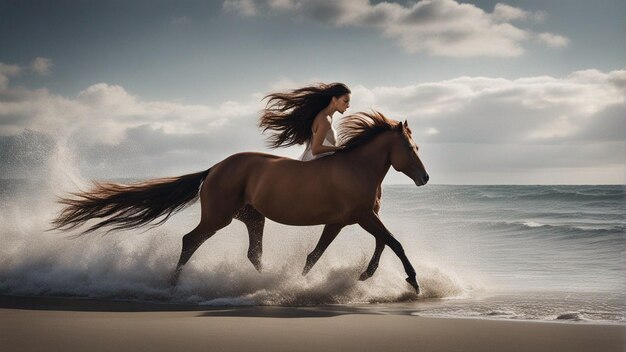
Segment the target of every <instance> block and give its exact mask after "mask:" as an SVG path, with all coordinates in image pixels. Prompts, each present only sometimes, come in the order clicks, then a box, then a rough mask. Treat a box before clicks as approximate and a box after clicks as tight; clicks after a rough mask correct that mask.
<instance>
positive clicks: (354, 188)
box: [53, 112, 429, 292]
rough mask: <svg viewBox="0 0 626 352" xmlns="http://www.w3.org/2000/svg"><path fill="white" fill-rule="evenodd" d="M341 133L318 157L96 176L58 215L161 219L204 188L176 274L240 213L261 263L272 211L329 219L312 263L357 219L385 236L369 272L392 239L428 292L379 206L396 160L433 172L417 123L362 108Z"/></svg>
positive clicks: (417, 177)
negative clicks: (145, 176) (113, 178)
mask: <svg viewBox="0 0 626 352" xmlns="http://www.w3.org/2000/svg"><path fill="white" fill-rule="evenodd" d="M339 135H340V136H339V137H340V139H341V140H342V141H344V146H345V149H344V150H341V151H339V152H336V153H335V154H333V155H330V156H327V157H324V158H319V159H316V160H312V161H309V162H301V161H299V160H294V159H290V158H284V157H278V156H275V155H270V154H264V153H239V154H235V155H232V156H230V157H228V158H226V159H224V160H222V161H221V162H219V163H217V164H215V165H213V166H212V167H211V168H209V169H208V170H205V171H202V172H198V173H194V174H188V175H184V176H179V177H172V178H162V179H155V180H149V181H146V182H143V183H139V184H133V185H120V184H114V183H104V184H98V183H96V184H95V187H94V188H93V189H92V190H90V191H88V192H83V193H74V194H73V196H72V197H68V198H64V199H61V200H60V202H61V203H62V204H64V205H65V206H66V207H65V208H64V209H63V210H62V212H61V213H60V215H59V216H58V217H57V219H55V220H54V221H53V225H54V227H55V228H57V229H72V228H75V227H78V226H80V225H82V224H84V223H85V222H86V221H87V220H90V219H93V218H96V219H98V221H97V222H96V223H95V224H93V225H91V226H90V227H89V228H87V229H86V230H85V231H83V233H88V232H91V231H94V230H97V229H100V228H103V227H109V228H110V229H111V230H116V229H130V228H137V227H140V226H143V225H146V224H149V223H151V222H154V221H156V220H158V219H160V220H158V221H157V222H156V225H158V224H161V223H163V222H164V221H166V220H167V219H168V218H169V216H171V215H172V214H173V213H175V212H177V211H179V210H181V209H183V208H184V207H185V206H187V205H189V204H191V203H192V201H194V200H196V199H197V198H198V196H199V197H200V204H201V217H200V222H199V224H198V225H197V226H196V227H195V228H194V229H193V230H192V231H191V232H189V233H188V234H186V235H185V236H183V246H182V251H181V255H180V259H179V261H178V265H177V266H176V269H175V270H174V272H173V274H172V276H171V282H172V284H175V283H176V282H177V280H178V277H179V275H180V273H181V271H182V268H183V266H184V265H185V264H186V263H187V262H188V261H189V259H190V258H191V256H192V255H193V253H194V252H195V251H196V250H197V249H198V247H199V246H200V245H201V244H202V243H204V242H205V241H206V240H207V239H209V238H210V237H211V236H213V235H214V234H215V233H216V232H217V231H218V230H219V229H221V228H223V227H225V226H227V225H228V224H230V223H231V222H232V219H238V220H241V221H242V222H244V223H245V225H246V227H247V229H248V234H249V240H250V245H249V249H248V258H249V259H250V261H251V262H252V264H253V265H254V266H255V268H256V269H257V270H261V253H262V237H263V224H264V222H265V218H266V217H267V218H269V219H271V220H273V221H276V222H278V223H282V224H288V225H295V226H309V225H319V224H325V225H326V227H325V228H324V231H323V233H322V238H321V239H320V243H319V244H318V246H317V247H316V249H315V250H314V251H313V252H312V253H311V254H310V255H309V256H308V257H307V264H306V267H305V273H306V271H308V269H310V268H311V266H313V265H314V264H315V262H316V261H317V259H319V256H321V253H322V252H323V251H324V249H325V248H326V247H327V244H328V243H330V242H331V241H332V240H333V239H334V238H335V237H336V236H337V234H338V233H339V231H340V230H341V229H342V228H343V227H345V226H346V225H350V224H355V223H358V224H359V225H360V226H361V227H362V228H363V229H365V230H366V231H367V232H369V233H371V234H372V235H373V236H374V237H375V238H376V243H377V252H376V253H375V254H374V258H372V261H371V262H370V264H369V265H368V268H367V270H366V271H365V272H364V273H363V274H362V275H361V279H363V278H367V277H369V276H371V274H373V272H374V271H375V270H376V266H377V265H378V259H379V257H380V253H379V252H380V251H382V248H384V246H389V247H390V248H391V249H392V250H393V251H394V253H395V254H396V255H397V256H398V257H399V259H400V260H401V261H402V264H403V266H404V270H405V272H406V274H407V276H408V277H407V279H406V280H407V282H409V283H410V284H411V285H412V286H413V288H414V289H415V290H416V291H417V292H419V286H418V283H417V280H416V274H415V270H414V269H413V266H412V265H411V263H410V262H409V259H408V258H407V256H406V254H405V253H404V250H403V248H402V245H401V244H400V243H399V242H398V241H397V240H396V239H395V238H394V237H393V235H392V234H391V233H390V232H389V230H387V228H386V227H385V226H384V225H383V223H382V222H381V220H380V218H379V217H378V214H377V212H376V209H377V204H378V201H379V189H380V185H381V183H382V181H383V178H384V177H385V175H386V174H387V171H388V170H389V168H390V167H392V166H393V168H394V169H396V170H398V171H400V172H402V173H404V174H405V175H407V176H408V177H409V178H411V179H412V180H413V182H414V183H415V184H416V185H417V186H421V185H424V184H426V183H427V182H428V178H429V177H428V174H427V173H426V170H425V168H424V165H423V164H422V162H421V160H420V159H419V156H418V154H417V152H418V149H417V146H416V145H415V143H414V142H413V139H412V137H411V130H410V129H409V128H408V125H407V123H406V121H405V122H404V123H400V122H397V121H394V120H391V119H387V118H386V117H385V116H383V115H382V114H380V113H377V112H374V113H371V114H368V113H359V114H355V115H351V116H347V117H346V118H344V120H343V122H342V123H341V126H340V131H339ZM302 185H307V186H306V187H302ZM379 244H380V247H381V248H380V250H379ZM377 253H378V257H377Z"/></svg>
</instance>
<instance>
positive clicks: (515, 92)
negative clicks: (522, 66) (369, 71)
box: [0, 64, 626, 183]
mask: <svg viewBox="0 0 626 352" xmlns="http://www.w3.org/2000/svg"><path fill="white" fill-rule="evenodd" d="M7 67H8V65H3V64H0V70H4V71H2V72H9V71H10V72H12V73H11V74H12V75H15V74H17V72H19V70H18V69H16V68H15V67H13V68H8V69H7ZM289 82H294V81H292V80H290V79H289V78H282V79H280V80H279V81H278V82H276V83H274V84H273V85H272V84H268V90H270V91H273V90H276V89H277V88H276V87H281V88H280V90H283V89H287V88H293V87H294V86H293V84H291V86H289V85H290V83H289ZM8 83H10V82H8ZM287 86H289V87H287ZM272 87H274V88H272ZM351 89H352V92H353V94H352V102H351V105H352V108H351V110H350V111H349V112H356V111H362V110H367V109H369V108H375V109H377V110H379V111H381V112H383V113H384V114H385V115H387V116H389V117H390V118H394V119H397V120H404V119H408V121H409V124H410V126H411V129H412V130H413V135H414V139H415V140H416V142H417V143H418V144H419V145H420V146H421V149H420V150H421V153H422V157H423V159H424V160H425V162H426V163H427V165H428V167H429V171H430V172H431V176H432V177H433V182H435V183H440V182H450V183H511V182H513V181H515V182H517V183H519V182H522V183H524V182H527V183H528V182H557V183H559V182H560V183H576V182H578V183H581V182H584V183H594V182H613V183H619V182H623V171H624V157H623V150H624V147H625V142H624V135H623V126H625V125H626V102H625V96H626V94H625V93H626V70H617V71H611V72H602V71H598V70H584V71H577V72H573V73H571V74H569V75H567V76H565V77H550V76H536V77H522V78H518V79H503V78H492V77H457V78H455V79H450V80H444V81H437V82H423V83H419V84H414V85H408V86H399V87H394V86H381V87H366V86H363V85H355V86H353V87H351ZM266 93H268V92H262V93H260V92H255V93H253V94H250V95H249V97H248V98H247V99H243V100H240V101H231V100H226V101H224V102H222V103H220V104H216V105H193V104H183V103H179V102H171V101H153V100H145V99H142V98H141V97H140V96H137V95H134V94H132V93H130V92H128V91H127V90H126V89H125V88H124V87H122V86H118V85H111V84H107V83H97V84H93V85H91V86H89V87H87V88H86V89H84V90H83V91H81V92H80V93H79V94H78V95H77V96H75V97H64V96H60V95H56V94H53V93H51V92H50V91H48V90H46V89H25V88H19V87H12V86H11V85H10V84H9V85H8V86H7V87H4V88H0V147H1V150H2V153H0V164H2V168H0V177H24V176H25V175H45V174H46V173H47V172H48V171H46V170H48V169H46V168H48V167H49V166H50V165H49V162H54V163H57V167H59V165H61V166H60V167H61V168H68V169H73V168H75V169H78V170H80V171H81V173H82V174H83V175H85V176H86V177H93V178H111V177H144V176H165V175H177V174H181V173H184V172H191V171H197V170H201V169H204V168H206V167H209V166H211V165H213V164H214V163H216V162H218V161H220V160H222V159H223V158H225V157H227V156H228V155H231V154H234V153H237V152H243V151H265V152H272V153H280V154H283V155H290V156H293V157H295V156H297V155H298V154H299V152H300V149H299V148H290V149H287V150H274V151H269V150H267V149H265V148H264V137H263V135H261V133H260V130H259V129H258V126H257V121H258V116H259V113H260V110H261V109H262V107H263V103H262V102H261V97H262V96H263V95H265V94H266ZM59 150H69V151H71V154H72V155H71V157H67V156H66V157H62V158H61V157H59V156H58V151H59ZM59 160H62V163H61V164H59ZM67 160H70V161H67ZM470 175H473V176H470ZM523 175H528V178H526V179H524V176H523ZM541 175H544V176H545V177H544V178H543V179H542V178H541V177H542V176H541ZM576 175H587V176H585V177H587V178H584V179H582V178H580V177H582V176H580V177H578V176H576ZM389 180H390V181H391V182H406V181H407V180H405V179H404V178H403V177H402V175H400V176H398V175H396V174H395V173H391V176H389ZM524 180H525V181H524ZM541 180H543V181H541ZM594 180H595V181H594ZM620 180H621V181H620Z"/></svg>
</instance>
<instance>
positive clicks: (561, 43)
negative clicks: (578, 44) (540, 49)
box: [537, 32, 569, 48]
mask: <svg viewBox="0 0 626 352" xmlns="http://www.w3.org/2000/svg"><path fill="white" fill-rule="evenodd" d="M537 38H538V39H539V40H540V41H541V42H544V43H546V44H547V45H549V46H551V47H554V48H562V47H566V46H567V45H568V44H569V39H567V38H565V37H563V36H560V35H558V34H553V33H547V32H546V33H539V34H538V35H537Z"/></svg>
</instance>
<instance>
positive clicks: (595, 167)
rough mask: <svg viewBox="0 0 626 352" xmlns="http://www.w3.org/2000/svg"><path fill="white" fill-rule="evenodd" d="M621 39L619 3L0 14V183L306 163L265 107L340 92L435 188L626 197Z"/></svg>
mask: <svg viewBox="0 0 626 352" xmlns="http://www.w3.org/2000/svg"><path fill="white" fill-rule="evenodd" d="M624 33H626V2H624V1H612V0H606V1H598V2H590V1H579V0H567V1H564V0H562V1H556V0H546V1H538V0H527V1H507V2H500V1H490V0H481V1H454V0H421V1H371V0H370V1H368V0H347V1H330V0H308V1H302V0H225V1H208V2H207V1H159V0H156V1H154V0H153V1H147V0H137V1H117V0H112V1H91V0H80V1H79V0H75V1H5V0H0V165H2V167H1V168H0V178H22V177H45V175H46V174H47V173H49V172H51V171H50V169H51V168H53V167H54V168H56V169H61V170H70V169H71V170H73V171H74V172H76V173H78V174H80V175H81V176H82V177H85V178H96V179H106V178H126V177H132V178H134V177H160V176H173V175H180V174H184V173H190V172H196V171H199V170H205V169H207V168H208V167H210V166H211V165H213V164H215V163H217V162H219V161H220V160H222V159H223V158H225V157H227V156H228V155H231V154H234V153H238V152H244V151H261V152H269V153H274V154H279V155H283V156H287V157H297V156H298V155H299V154H300V153H301V151H302V149H303V147H291V148H287V149H273V150H271V149H268V148H266V146H265V145H266V144H265V136H264V135H263V134H261V131H260V130H259V129H258V126H257V124H258V118H259V116H260V112H261V111H262V109H263V107H264V101H263V100H262V98H263V96H265V95H266V94H269V93H271V92H276V91H283V90H289V89H294V88H297V87H300V86H303V85H307V84H310V83H315V82H326V83H329V82H343V83H345V84H347V85H348V86H349V87H350V88H351V90H352V102H351V108H350V109H349V110H348V112H347V113H355V112H358V111H367V110H370V109H375V110H378V111H380V112H382V113H383V114H385V115H386V116H388V117H390V118H393V119H396V120H407V121H408V123H409V126H410V127H411V129H412V130H413V137H414V140H415V141H416V143H417V144H418V145H419V147H420V156H421V158H422V160H423V162H424V164H425V165H426V167H427V170H428V172H429V174H430V179H431V183H436V184H624V183H625V162H626V160H625V155H626V153H625V152H626V142H625V135H626V102H625V98H626V67H625V64H626V40H624ZM340 117H341V116H340V114H336V115H335V123H340V121H341V119H340ZM385 182H386V183H411V180H410V179H408V178H407V177H406V176H404V175H402V174H398V173H396V172H395V171H393V170H391V171H390V174H389V175H388V176H387V179H386V181H385Z"/></svg>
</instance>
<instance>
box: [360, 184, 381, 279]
mask: <svg viewBox="0 0 626 352" xmlns="http://www.w3.org/2000/svg"><path fill="white" fill-rule="evenodd" d="M382 195H383V190H382V188H381V186H380V185H378V190H377V196H376V203H374V213H376V214H378V211H379V210H380V198H381V197H382ZM384 249H385V242H383V241H382V240H380V239H378V238H377V239H376V249H374V255H373V256H372V259H371V260H370V263H369V265H368V266H367V270H365V271H364V272H363V273H362V274H361V276H360V277H359V280H361V281H365V280H367V279H369V278H370V277H372V276H373V275H374V273H375V272H376V269H378V263H379V262H380V256H381V254H383V250H384Z"/></svg>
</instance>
